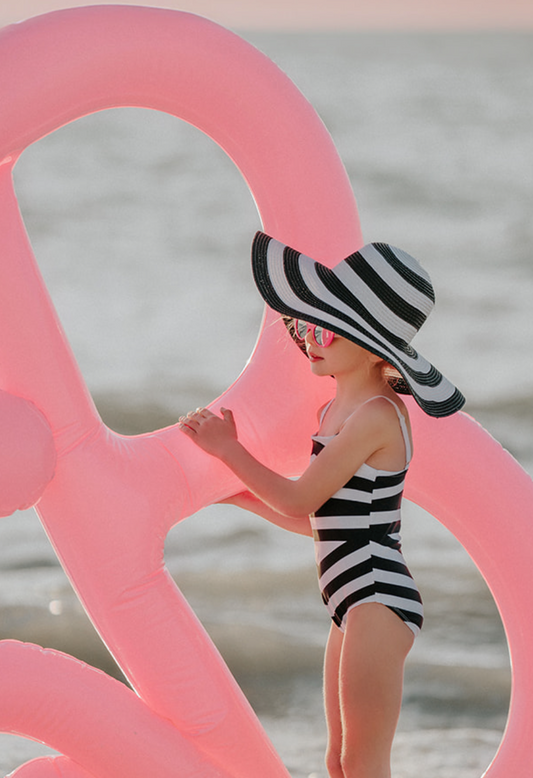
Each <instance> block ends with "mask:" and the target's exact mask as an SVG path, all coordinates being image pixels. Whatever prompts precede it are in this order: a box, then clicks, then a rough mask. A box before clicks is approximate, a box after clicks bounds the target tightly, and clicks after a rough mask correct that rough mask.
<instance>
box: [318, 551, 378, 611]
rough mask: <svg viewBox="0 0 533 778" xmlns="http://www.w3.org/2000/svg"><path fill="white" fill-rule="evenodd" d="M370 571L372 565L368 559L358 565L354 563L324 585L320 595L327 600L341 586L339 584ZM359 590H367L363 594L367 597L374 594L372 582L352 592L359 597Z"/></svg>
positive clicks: (374, 589)
mask: <svg viewBox="0 0 533 778" xmlns="http://www.w3.org/2000/svg"><path fill="white" fill-rule="evenodd" d="M371 572H372V566H371V564H370V560H369V559H368V560H365V562H362V563H361V564H360V565H356V566H355V567H352V568H350V569H349V570H345V571H344V573H341V575H339V576H337V578H334V579H333V581H330V582H329V583H328V584H327V585H326V586H324V587H323V589H322V596H323V597H324V598H326V602H327V601H329V599H330V598H331V596H332V595H333V594H335V592H336V591H337V590H338V589H340V588H341V586H344V584H347V583H350V581H352V580H353V579H354V578H361V576H363V575H366V574H367V573H371ZM361 591H367V594H365V595H364V596H365V597H368V596H369V595H370V594H375V591H376V586H375V584H374V583H372V584H369V585H368V586H364V587H363V588H362V589H358V590H357V592H354V594H356V595H357V596H358V597H359V592H361ZM359 598H360V597H359Z"/></svg>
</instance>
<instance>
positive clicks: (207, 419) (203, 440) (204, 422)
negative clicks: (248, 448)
mask: <svg viewBox="0 0 533 778" xmlns="http://www.w3.org/2000/svg"><path fill="white" fill-rule="evenodd" d="M220 412H221V413H222V418H220V416H217V415H216V414H214V413H211V411H209V410H208V409H207V408H197V409H196V410H195V411H191V412H190V413H188V414H187V416H181V417H180V419H179V425H178V426H179V428H180V429H181V430H182V432H183V433H184V434H185V435H187V437H188V438H190V439H191V440H193V441H194V442H195V443H196V445H197V446H199V447H200V448H201V449H202V450H203V451H205V452H206V453H208V454H211V455H212V456H215V457H221V456H222V455H223V453H224V451H226V450H227V448H228V446H229V445H231V444H232V443H235V442H236V441H237V427H236V425H235V420H234V418H233V413H232V412H231V411H229V410H227V409H226V408H221V409H220Z"/></svg>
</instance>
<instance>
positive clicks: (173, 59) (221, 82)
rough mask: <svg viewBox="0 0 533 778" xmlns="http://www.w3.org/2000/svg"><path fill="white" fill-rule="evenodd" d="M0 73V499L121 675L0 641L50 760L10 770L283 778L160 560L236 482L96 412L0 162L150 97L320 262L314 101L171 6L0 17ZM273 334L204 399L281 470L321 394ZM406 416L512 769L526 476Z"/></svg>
mask: <svg viewBox="0 0 533 778" xmlns="http://www.w3.org/2000/svg"><path fill="white" fill-rule="evenodd" d="M0 72H1V73H2V79H1V81H0V104H1V105H2V112H1V115H0V242H1V243H0V245H1V248H0V331H1V333H2V337H1V338H0V388H1V389H2V390H3V391H2V392H1V393H0V425H1V429H2V433H3V434H2V436H1V438H0V486H2V485H3V484H8V485H10V488H9V489H7V488H6V489H3V488H2V489H1V490H0V494H1V500H2V501H1V503H0V509H1V511H0V512H1V513H2V515H8V514H10V513H11V512H12V511H13V510H15V509H16V508H19V507H26V506H27V505H30V504H33V503H37V511H38V513H39V516H40V518H41V520H42V522H43V525H44V527H45V529H46V531H47V533H48V535H49V537H50V540H51V542H52V544H53V546H54V548H55V550H56V551H57V554H58V557H59V558H60V560H61V562H62V564H63V566H64V568H65V570H66V572H67V574H68V576H69V578H70V580H71V582H72V585H73V587H74V588H75V590H76V592H77V594H78V595H79V597H80V599H81V601H82V602H83V605H84V607H85V609H86V610H87V612H88V614H89V615H90V618H91V619H92V621H93V623H94V624H95V626H96V628H97V630H98V631H99V633H100V635H101V636H102V638H103V640H104V641H105V643H106V645H107V646H108V647H109V650H110V651H111V652H112V654H113V656H114V657H115V659H116V660H117V662H118V664H119V665H120V667H121V668H122V670H123V672H124V673H125V675H126V676H127V678H128V679H129V681H130V683H131V685H132V687H133V689H134V691H132V690H130V689H128V688H127V687H126V686H124V685H122V684H120V683H119V682H117V681H114V680H113V679H111V678H109V677H107V676H106V675H104V674H102V673H101V672H98V671H96V670H94V669H93V668H90V667H88V666H86V665H84V664H82V663H80V662H78V661H77V660H74V659H72V658H71V657H68V656H65V655H63V654H60V653H58V652H54V651H46V650H44V649H41V648H40V647H38V646H32V645H24V644H21V643H18V642H16V641H5V642H2V643H0V731H3V732H11V733H17V734H19V735H24V736H27V737H30V738H33V739H35V740H39V741H43V742H45V743H47V744H48V745H49V746H51V747H52V748H54V749H56V750H58V751H59V752H60V753H61V754H63V756H60V757H57V758H56V759H50V758H43V759H38V760H35V761H33V762H29V763H28V764H26V765H24V766H22V767H20V768H19V769H18V770H16V771H15V773H14V775H17V776H25V777H32V776H33V777H35V776H39V778H46V777H47V776H58V775H61V776H64V778H111V777H113V778H116V777H117V776H126V775H127V776H128V778H141V776H142V778H146V776H147V775H157V776H158V778H167V777H168V778H170V777H171V776H172V778H174V776H176V775H180V776H181V777H182V778H187V776H191V777H192V776H202V778H209V776H228V777H229V776H231V777H232V778H250V776H255V777H257V778H278V777H279V778H281V777H282V776H285V778H286V777H287V775H288V774H287V772H286V770H285V768H284V766H283V764H282V763H281V760H280V759H279V757H278V756H277V754H276V753H275V752H274V750H273V748H272V746H271V744H270V743H269V741H268V739H267V737H266V735H265V734H264V732H263V730H262V728H261V726H260V724H259V723H258V721H257V719H256V717H255V715H254V714H253V712H252V710H251V709H250V707H249V705H248V703H247V702H246V700H245V698H244V697H243V695H242V693H241V692H240V690H239V688H238V686H237V684H236V683H235V681H234V680H233V678H232V677H231V675H230V674H229V672H228V670H227V669H226V667H225V665H224V663H223V661H222V659H221V658H220V656H219V655H218V653H217V651H216V649H215V648H214V647H213V645H212V643H211V642H210V640H209V638H208V637H207V635H206V633H205V632H204V630H203V628H202V626H201V625H200V624H199V622H198V621H197V619H196V617H195V616H194V614H193V613H192V611H191V609H190V608H189V606H188V605H187V603H186V601H185V600H184V598H183V597H182V595H181V594H180V592H179V591H178V589H177V588H176V586H175V584H174V583H173V581H172V580H171V578H170V576H169V574H168V572H167V571H166V569H165V566H164V560H163V546H164V539H165V536H166V534H167V533H168V531H169V529H170V528H171V527H172V526H173V525H174V524H176V523H177V522H178V521H180V520H181V519H183V518H184V517H186V516H188V515H190V514H191V513H193V512H195V511H197V510H199V509H200V508H202V507H203V506H205V505H208V504H210V503H213V502H215V501H217V500H219V499H221V498H223V497H226V496H228V495H230V494H232V493H234V492H235V491H237V490H238V489H239V483H238V482H237V481H236V480H235V478H234V477H233V476H232V475H231V474H230V473H229V472H228V471H226V470H225V469H224V468H223V467H222V466H221V465H220V464H219V463H218V461H217V460H213V459H211V458H209V457H207V456H206V455H204V454H203V453H202V452H201V451H200V450H199V449H197V448H196V447H193V446H192V445H191V444H190V442H189V441H188V440H187V439H186V438H185V437H184V436H183V435H182V434H181V433H180V432H179V430H178V429H177V428H175V427H170V428H167V429H164V430H158V431H155V432H153V433H150V434H146V435H140V436H137V437H130V438H128V437H124V436H121V435H118V434H115V433H113V432H112V431H110V430H109V429H108V428H106V427H105V426H104V424H103V423H102V421H101V419H100V418H99V416H98V413H97V412H96V409H95V407H94V405H93V402H92V400H91V397H90V395H89V393H88V391H87V388H86V386H85V383H84V381H83V378H82V376H81V375H80V372H79V370H78V367H77V365H76V362H75V360H74V358H73V356H72V353H71V351H70V349H69V346H68V344H67V342H66V339H65V337H64V335H63V333H62V330H61V327H60V324H59V322H58V320H57V317H56V314H55V311H54V308H53V305H52V303H51V301H50V299H49V297H48V295H47V292H46V289H45V286H44V283H43V281H42V278H41V276H40V273H39V270H38V267H37V265H36V263H35V260H34V258H33V255H32V251H31V247H30V245H29V242H28V239H27V237H26V234H25V230H24V226H23V223H22V220H21V217H20V214H19V210H18V206H17V202H16V197H15V194H14V191H13V186H12V176H11V171H12V167H13V165H14V164H15V162H16V160H17V157H18V156H19V154H20V153H21V152H22V151H23V150H24V149H25V148H26V147H27V146H28V145H29V144H30V143H33V142H34V141H36V140H38V139H39V138H41V137H42V136H43V135H45V134H46V133H49V132H52V131H53V130H55V129H56V128H58V127H60V126H62V125H64V124H66V123H68V122H70V121H73V120H75V119H77V118H79V117H81V116H83V115H86V114H88V113H91V112H94V111H98V110H102V109H105V108H110V107H113V106H125V105H128V106H143V107H147V108H153V109H156V110H160V111H166V112H168V113H171V114H174V115H176V116H178V117H180V118H182V119H184V120H186V121H188V122H190V123H191V124H194V125H195V126H196V127H198V128H199V129H201V130H202V131H203V132H205V133H206V134H208V135H209V136H210V137H212V138H213V139H214V140H215V141H216V142H217V143H219V144H220V146H222V148H223V149H224V150H225V151H226V152H227V154H228V155H229V156H230V157H231V158H232V159H233V161H234V162H235V164H236V165H237V166H238V168H239V169H240V171H241V172H242V175H243V176H244V178H245V179H246V181H247V183H248V185H249V187H250V189H251V191H252V193H253V195H254V198H255V200H256V203H257V207H258V210H259V213H260V216H261V220H262V227H263V229H264V230H265V231H266V232H267V233H269V234H271V235H274V236H276V237H277V238H279V239H280V240H282V241H284V242H286V243H288V244H289V245H293V246H296V247H298V248H299V249H300V250H301V251H304V252H305V253H307V254H311V255H312V256H316V257H317V258H318V259H320V260H322V261H323V262H325V263H331V264H333V263H335V262H336V261H338V259H339V257H342V256H345V255H347V254H349V253H350V252H351V251H352V250H354V249H355V248H357V247H359V246H361V245H362V243H363V240H362V238H361V234H360V230H359V223H358V217H357V211H356V206H355V202H354V199H353V195H352V192H351V188H350V185H349V182H348V180H347V176H346V173H345V171H344V168H343V166H342V163H341V162H340V160H339V158H338V155H337V153H336V151H335V148H334V146H333V143H332V141H331V139H330V137H329V135H328V133H327V132H326V130H325V128H324V127H323V125H322V123H321V122H320V120H319V119H318V117H317V115H316V114H315V112H314V111H313V109H312V107H311V106H310V105H309V104H308V103H307V102H306V100H305V99H304V98H303V97H302V95H301V94H300V93H299V92H298V90H297V89H296V88H295V87H294V85H293V84H292V83H291V82H290V81H289V80H288V79H287V78H286V77H285V76H284V75H283V74H282V73H281V72H280V71H279V70H278V68H276V67H275V66H274V65H273V64H272V62H270V61H269V60H268V59H267V58H266V57H264V56H263V55H262V54H260V53H259V52H258V51H256V50H255V49H254V48H253V47H251V46H250V45H248V44H247V43H245V42H244V41H242V40H241V39H240V38H239V37H237V36H235V35H233V34H232V33H230V32H228V31H226V30H224V29H222V28H221V27H219V26H217V25H215V24H212V23H210V22H209V21H207V20H205V19H202V18H200V17H196V16H193V15H190V14H184V13H179V12H175V11H168V10H161V9H155V8H142V7H127V6H99V7H87V8H79V9H76V10H67V11H60V12H56V13H51V14H48V15H45V16H42V17H37V18H35V19H32V20H29V21H27V22H25V23H23V24H19V25H16V26H12V27H7V28H5V29H4V30H2V31H1V33H0ZM243 261H247V258H246V259H245V258H243ZM283 337H285V332H284V328H283V325H281V324H280V323H279V322H276V321H275V320H274V317H273V316H272V315H271V314H268V313H267V314H266V317H265V322H264V324H263V327H262V330H261V333H260V336H259V339H258V342H257V345H256V348H255V350H254V353H253V355H252V357H251V360H250V362H249V364H248V365H247V367H246V369H245V370H244V371H243V373H242V374H241V376H240V377H239V378H238V379H237V380H236V382H235V383H234V385H233V386H231V387H230V388H229V389H228V390H227V392H226V393H225V394H224V395H223V399H222V398H219V400H217V401H216V402H215V403H213V407H214V408H215V409H216V408H218V407H219V405H220V404H221V403H223V404H224V405H225V406H227V407H230V408H232V409H233V410H234V412H235V414H236V415H237V417H238V418H239V421H240V429H241V430H242V431H243V435H242V437H243V442H244V443H245V444H246V445H247V446H248V447H249V448H250V449H251V450H252V451H253V452H254V453H255V454H256V455H257V456H259V457H260V458H262V459H263V460H264V461H265V462H266V463H267V464H269V465H270V466H272V467H273V468H275V469H277V470H279V471H281V472H283V473H285V474H296V473H298V472H300V471H301V470H302V468H303V467H304V466H305V464H306V462H307V458H308V450H309V448H308V440H309V436H310V434H311V432H312V431H313V427H314V423H315V408H316V407H317V405H318V404H319V403H321V402H322V401H323V400H324V399H325V398H326V396H327V394H328V388H329V387H328V386H326V385H325V384H324V382H321V381H316V382H310V381H309V373H308V369H307V365H306V364H305V360H303V359H300V358H299V355H298V354H297V353H296V350H295V349H292V348H291V349H285V348H280V347H279V341H280V338H283ZM276 376H279V377H280V380H275V377H276ZM273 378H274V380H273ZM303 378H305V382H303V381H302V379H303ZM281 379H282V380H281ZM265 386H267V387H268V392H267V391H265ZM296 386H298V391H297V392H296V391H295V387H296ZM304 386H306V387H308V388H307V390H306V391H307V394H305V393H304V389H303V387H304ZM278 387H279V388H278ZM281 387H282V389H281ZM258 395H260V396H261V398H262V402H261V404H260V406H259V408H260V409H261V410H260V413H258V405H257V404H256V402H255V400H256V398H257V396H258ZM274 409H275V413H274V412H273V411H274ZM411 411H412V418H413V424H414V428H415V436H416V451H417V453H416V459H415V462H414V463H413V465H412V468H411V475H410V480H409V484H408V494H407V496H408V497H409V498H410V499H412V500H414V501H415V502H417V503H419V504H420V505H422V506H423V507H425V508H427V509H428V510H430V511H431V512H432V513H433V514H434V515H435V516H436V517H438V518H439V519H440V520H441V521H442V522H443V523H444V524H445V525H446V526H447V527H449V528H450V530H451V531H452V532H454V534H455V535H456V536H457V537H458V538H459V540H460V541H461V542H462V543H463V545H464V546H465V547H466V548H467V550H468V551H469V552H470V554H471V555H472V557H473V558H474V560H475V562H476V563H477V565H478V567H479V568H480V570H481V571H482V573H483V575H484V576H485V578H486V580H487V582H488V584H489V586H490V587H491V590H492V592H493V594H494V597H495V599H496V602H497V603H498V605H499V608H500V611H501V614H502V618H503V621H504V624H505V627H506V630H507V635H508V639H509V644H510V650H511V655H512V663H513V693H512V700H511V708H510V713H509V722H508V727H507V730H506V733H505V736H504V739H503V742H502V745H501V747H500V750H499V752H498V754H497V755H496V758H495V760H494V761H493V763H492V765H491V766H490V768H489V770H488V772H487V774H486V775H487V776H488V775H490V778H507V777H508V776H509V775H511V774H512V775H513V776H514V777H515V778H526V777H527V776H529V773H530V769H531V764H532V763H533V745H532V743H531V738H530V737H529V732H530V731H531V730H532V729H533V666H532V664H531V661H530V657H531V652H532V649H533V624H532V622H531V619H530V618H529V614H530V612H531V604H532V598H533V595H532V594H531V591H532V588H533V587H532V573H531V558H530V553H529V551H528V544H526V543H524V541H523V538H524V537H528V536H529V532H530V527H531V519H532V512H533V511H532V506H533V484H532V482H531V479H530V478H529V477H528V476H527V475H526V473H525V472H524V471H523V470H522V469H521V468H520V467H519V466H518V465H517V464H516V462H515V461H514V460H513V459H512V458H511V457H510V456H509V455H508V454H506V453H505V452H504V451H503V450H502V449H501V447H500V446H499V445H498V444H497V443H496V442H495V441H494V440H493V439H492V438H491V437H490V436H489V435H488V434H487V433H486V432H484V431H483V430H482V429H481V428H480V427H479V426H478V425H477V424H476V423H475V422H474V421H473V420H471V419H470V418H468V417H467V416H465V415H464V414H459V415H457V416H454V417H451V418H448V419H441V420H434V419H430V418H429V417H427V416H425V414H423V413H422V412H420V411H418V409H417V407H415V406H414V405H413V407H412V408H411ZM252 418H253V424H252V423H251V419H252ZM287 431H290V436H289V435H288V434H287ZM289 438H290V441H289V440H288V439H289ZM289 443H290V446H289V445H288V444H289ZM272 452H275V458H274V456H273V453H272ZM294 452H295V453H294Z"/></svg>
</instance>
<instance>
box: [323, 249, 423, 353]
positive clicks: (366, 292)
mask: <svg viewBox="0 0 533 778" xmlns="http://www.w3.org/2000/svg"><path fill="white" fill-rule="evenodd" d="M315 267H316V268H317V272H318V274H319V275H321V281H322V282H323V283H324V284H325V285H326V286H328V288H329V289H330V290H331V292H332V293H333V294H334V295H335V296H336V298H337V299H338V300H339V302H340V303H345V304H347V305H348V306H349V308H350V309H351V310H357V309H358V308H361V307H363V308H364V316H365V318H366V319H367V320H369V321H372V326H373V327H375V328H376V329H378V330H380V332H381V335H382V337H384V338H385V339H386V340H388V341H389V342H394V344H395V345H396V346H398V345H400V344H402V343H403V344H404V347H408V344H409V343H410V342H411V340H412V339H413V337H414V335H416V333H417V332H418V330H419V329H420V327H421V326H422V324H423V323H424V322H425V320H426V319H427V317H428V316H429V314H430V313H431V311H432V309H433V307H434V304H435V293H434V290H433V286H432V284H431V279H430V277H429V275H428V273H427V272H426V271H425V270H424V269H423V268H422V266H421V265H420V264H419V263H418V261H417V260H416V259H415V258H414V257H412V256H411V255H410V254H407V253H406V252H405V251H403V250H402V249H398V248H396V247H395V246H390V245H389V244H387V243H369V244H368V245H366V246H363V248H361V249H359V251H356V252H354V253H353V254H351V255H350V256H349V257H346V259H344V260H343V261H342V262H340V263H339V264H338V265H337V266H336V267H335V268H333V270H332V271H331V273H332V274H333V275H334V276H335V278H336V279H337V281H336V282H333V281H332V280H330V281H329V282H328V280H327V278H326V277H325V276H326V275H327V271H326V273H324V271H323V269H322V268H323V266H321V265H320V264H319V263H316V264H315Z"/></svg>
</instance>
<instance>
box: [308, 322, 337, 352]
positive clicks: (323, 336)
mask: <svg viewBox="0 0 533 778" xmlns="http://www.w3.org/2000/svg"><path fill="white" fill-rule="evenodd" d="M334 337H335V333H334V332H331V330H326V329H325V328H324V327H320V326H319V325H318V324H317V326H316V327H314V328H313V338H314V340H315V343H316V344H317V345H318V346H322V348H327V347H328V346H330V345H331V343H332V341H333V338H334Z"/></svg>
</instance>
